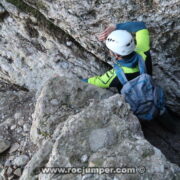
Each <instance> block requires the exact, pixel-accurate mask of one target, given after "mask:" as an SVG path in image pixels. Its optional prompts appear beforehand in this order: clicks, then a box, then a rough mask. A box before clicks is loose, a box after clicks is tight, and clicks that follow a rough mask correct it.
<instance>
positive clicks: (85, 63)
mask: <svg viewBox="0 0 180 180" xmlns="http://www.w3.org/2000/svg"><path fill="white" fill-rule="evenodd" d="M7 2H10V3H13V4H15V5H16V6H18V8H20V9H21V10H23V11H25V12H26V13H30V14H31V15H30V16H29V15H27V14H25V13H23V12H21V13H19V11H18V10H17V9H16V8H15V7H14V6H12V4H10V3H7ZM1 3H2V6H3V7H2V8H1V14H4V15H3V16H1V19H2V20H3V23H2V25H1V30H0V32H1V39H2V40H1V42H0V43H1V49H0V51H1V54H0V55H1V71H0V72H1V77H3V78H5V79H8V80H10V81H11V82H13V83H16V84H19V85H21V86H26V87H28V88H30V89H38V88H39V87H40V86H41V84H42V83H43V82H44V81H46V80H47V79H48V77H49V76H52V75H53V74H54V73H58V74H60V75H63V74H65V72H67V74H68V75H69V76H74V75H75V76H76V77H89V76H92V75H95V74H101V73H103V72H105V66H104V64H103V61H105V62H107V61H109V58H107V57H108V56H107V50H106V48H103V43H100V42H98V41H97V38H96V34H97V33H99V32H101V31H102V30H103V29H104V28H105V26H107V24H109V23H118V22H124V21H144V22H146V24H147V27H148V28H149V30H150V34H151V39H152V41H151V42H152V43H151V44H152V51H151V53H152V57H153V66H154V77H155V79H156V80H157V81H158V83H159V84H160V85H161V86H162V87H163V88H164V89H165V91H166V94H167V105H168V106H169V107H170V108H171V109H172V110H173V111H174V112H176V113H178V114H179V112H180V104H179V97H180V92H179V88H178V87H179V71H178V67H179V61H178V59H179V42H180V36H179V21H180V20H179V19H180V18H179V3H178V0H173V1H169V2H164V1H155V0H154V1H148V2H146V1H144V0H142V1H138V0H136V1H134V2H132V1H130V0H128V1H117V0H114V1H111V2H109V1H104V0H98V1H95V0H91V1H86V2H84V1H83V0H82V1H73V2H72V1H69V0H64V1H53V3H52V2H51V1H49V0H38V1H37V0H24V1H20V0H6V1H5V0H3V1H2V2H1ZM25 3H26V4H25ZM17 17H18V18H17ZM37 17H38V18H39V20H40V21H39V20H38V19H37ZM9 39H11V40H9Z"/></svg>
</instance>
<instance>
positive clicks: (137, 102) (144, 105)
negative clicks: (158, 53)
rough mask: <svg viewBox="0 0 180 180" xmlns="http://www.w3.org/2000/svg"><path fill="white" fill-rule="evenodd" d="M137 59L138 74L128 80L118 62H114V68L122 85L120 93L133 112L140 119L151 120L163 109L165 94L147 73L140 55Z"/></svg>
mask: <svg viewBox="0 0 180 180" xmlns="http://www.w3.org/2000/svg"><path fill="white" fill-rule="evenodd" d="M138 59H139V60H138V67H139V71H140V75H139V76H137V77H136V78H134V79H132V80H130V81H128V80H127V78H126V76H125V74H124V72H123V70H122V68H121V67H120V66H119V65H118V64H114V70H115V72H116V75H117V77H118V79H119V81H120V82H121V84H122V85H123V87H122V89H121V94H122V95H124V96H125V101H126V102H127V103H129V104H130V107H131V110H132V111H133V113H134V114H135V115H136V116H137V117H138V118H139V119H141V120H152V119H154V118H155V117H157V116H159V115H160V114H162V113H163V112H164V111H165V96H164V92H163V89H162V88H161V87H159V86H157V85H156V84H155V83H154V82H153V79H152V77H151V76H150V75H148V74H147V70H146V65H145V61H144V60H143V59H142V57H141V56H140V55H139V58H138Z"/></svg>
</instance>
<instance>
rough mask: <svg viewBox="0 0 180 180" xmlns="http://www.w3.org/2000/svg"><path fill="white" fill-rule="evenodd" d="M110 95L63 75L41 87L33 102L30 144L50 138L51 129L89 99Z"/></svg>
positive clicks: (85, 104)
mask: <svg viewBox="0 0 180 180" xmlns="http://www.w3.org/2000/svg"><path fill="white" fill-rule="evenodd" d="M111 95H113V93H112V92H108V91H105V90H103V89H100V88H96V87H94V86H87V85H86V84H85V83H82V82H81V81H79V80H76V79H75V78H74V79H73V83H72V79H71V78H67V77H65V76H62V77H61V78H60V77H58V76H57V77H54V78H52V79H51V80H49V81H48V82H47V83H46V84H45V85H44V86H43V88H42V91H41V93H40V96H39V97H38V99H37V103H36V108H35V112H34V114H33V118H34V120H33V124H32V127H31V139H32V141H33V142H34V143H37V142H39V141H40V140H41V139H43V138H46V137H47V138H48V137H51V136H52V134H53V132H54V130H55V127H56V126H57V125H58V124H59V123H61V122H64V121H65V120H66V119H67V117H69V116H70V115H73V114H76V113H78V112H80V111H81V109H82V108H84V107H86V106H87V105H88V104H90V103H91V101H92V100H94V99H97V100H101V99H104V98H107V97H109V96H111Z"/></svg>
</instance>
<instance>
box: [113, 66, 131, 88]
mask: <svg viewBox="0 0 180 180" xmlns="http://www.w3.org/2000/svg"><path fill="white" fill-rule="evenodd" d="M114 70H115V73H116V75H117V77H118V79H119V81H120V82H121V84H122V85H124V84H126V82H128V80H127V78H126V76H125V74H124V72H123V70H122V68H121V67H120V66H118V64H114Z"/></svg>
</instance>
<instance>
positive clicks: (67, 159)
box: [20, 77, 179, 180]
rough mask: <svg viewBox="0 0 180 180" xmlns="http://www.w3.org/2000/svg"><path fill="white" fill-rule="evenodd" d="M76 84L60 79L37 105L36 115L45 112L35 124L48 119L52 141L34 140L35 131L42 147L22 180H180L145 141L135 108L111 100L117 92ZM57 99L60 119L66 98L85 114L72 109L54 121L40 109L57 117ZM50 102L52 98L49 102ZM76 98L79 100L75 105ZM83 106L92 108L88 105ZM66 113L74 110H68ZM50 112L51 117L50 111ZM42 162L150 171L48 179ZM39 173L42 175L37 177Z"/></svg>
mask: <svg viewBox="0 0 180 180" xmlns="http://www.w3.org/2000/svg"><path fill="white" fill-rule="evenodd" d="M60 82H61V83H60ZM65 82H66V83H65ZM70 82H71V81H70V79H68V78H67V79H65V78H64V77H56V78H53V79H52V80H49V81H48V83H47V84H46V86H45V87H44V89H42V92H41V95H40V97H39V99H38V101H39V102H37V104H38V106H36V109H35V112H36V111H37V112H39V116H37V115H35V116H34V120H33V123H36V122H37V121H38V122H39V123H38V124H41V121H42V119H41V118H42V116H43V117H45V118H44V120H45V122H44V126H42V129H43V128H44V129H45V128H47V129H50V130H51V131H50V132H49V133H50V136H46V137H42V134H36V136H35V137H36V138H35V139H34V137H33V135H34V134H35V133H33V132H32V131H31V136H32V137H33V141H34V140H35V142H36V143H39V145H40V146H41V148H40V150H39V151H38V152H37V153H36V154H35V155H34V156H33V157H32V159H31V160H30V162H29V163H28V164H27V166H26V167H25V170H24V172H23V174H22V176H21V178H20V179H21V180H26V179H29V180H31V179H35V176H36V177H37V178H38V179H41V180H56V179H74V180H75V179H78V180H80V179H89V180H91V179H92V180H94V179H109V180H111V179H112V180H114V179H130V178H132V177H133V178H134V179H151V178H152V177H153V179H167V180H168V179H173V178H177V179H178V177H179V173H178V171H179V167H178V166H176V165H174V164H171V163H169V162H168V161H167V160H166V158H165V156H164V155H163V154H162V153H161V151H159V150H158V149H157V148H155V147H153V146H152V145H151V144H150V143H149V142H148V141H147V140H145V139H144V136H143V133H142V131H141V126H140V124H139V121H138V119H137V118H136V117H135V116H134V115H133V114H132V113H131V112H130V108H129V105H128V104H126V103H125V102H124V100H123V98H122V97H121V96H120V95H119V94H117V95H113V96H110V95H111V92H109V93H108V92H106V91H104V90H99V89H96V88H95V87H93V86H91V85H88V84H85V83H83V82H79V80H75V79H74V83H75V84H76V86H73V85H72V84H71V85H70V84H69V83H70ZM63 83H64V84H63ZM65 84H67V85H68V87H69V89H67V88H65V89H67V91H64V88H62V87H65V86H64V85H65ZM47 85H48V86H47ZM59 86H61V88H59ZM47 87H48V89H47ZM62 89H63V90H62ZM81 89H85V90H87V91H86V92H88V93H87V97H85V96H84V93H83V92H82V91H81ZM72 90H73V93H71V94H70V93H69V92H72ZM95 91H96V92H95ZM54 92H57V93H56V94H55V93H54ZM58 92H59V93H60V94H61V96H60V95H59V94H58ZM81 92H82V93H81ZM68 93H69V94H68ZM91 93H92V94H94V95H95V97H93V96H92V95H91ZM80 94H82V97H80V96H79V95H80ZM52 95H53V99H58V102H59V109H58V112H59V113H60V114H64V112H65V111H64V109H62V108H61V107H62V98H64V97H66V101H65V102H66V103H69V104H71V105H72V104H73V103H74V108H76V109H79V111H76V112H73V113H71V109H69V112H70V114H69V116H64V117H62V118H59V120H56V122H55V123H54V121H53V119H56V113H52V114H50V113H49V116H47V115H45V114H44V113H43V111H42V109H41V110H40V109H39V107H40V106H41V107H43V106H44V107H49V109H52V110H53V109H54V111H52V112H56V109H57V106H54V105H52V104H51V101H50V99H51V98H50V97H52ZM108 95H109V96H110V97H108ZM67 97H68V98H67ZM75 97H79V98H75ZM47 98H50V99H48V100H47ZM59 98H60V99H59ZM75 99H76V100H77V101H74V100H75ZM89 100H91V103H89ZM83 101H84V102H86V104H82V102H83ZM80 107H81V108H80ZM66 111H68V110H67V109H66ZM45 112H46V113H48V112H47V110H46V111H45ZM53 117H54V118H53ZM59 117H60V115H59ZM38 118H39V119H38ZM49 123H52V124H53V125H52V124H49ZM32 127H33V126H32ZM37 127H39V128H40V125H38V126H34V128H37ZM38 139H41V141H38ZM45 149H47V152H46V156H45V155H44V151H45ZM36 157H38V164H39V165H40V164H41V165H42V163H41V162H44V164H43V167H122V166H127V167H145V168H146V172H145V173H144V174H141V173H140V174H139V173H135V174H133V175H128V174H126V175H124V174H114V175H110V174H107V175H98V174H91V177H89V178H87V175H77V174H68V175H62V174H43V173H40V172H39V168H38V167H39V166H37V165H35V164H36V162H37V159H36ZM82 159H84V160H82ZM34 165H35V166H34ZM41 167H42V166H41ZM34 172H36V175H35V174H34ZM37 172H39V173H37Z"/></svg>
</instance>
